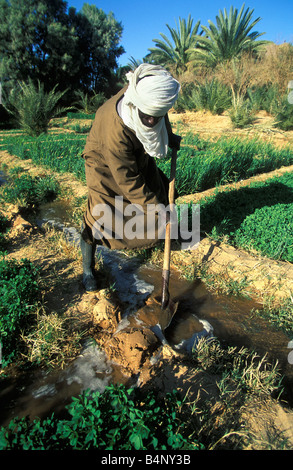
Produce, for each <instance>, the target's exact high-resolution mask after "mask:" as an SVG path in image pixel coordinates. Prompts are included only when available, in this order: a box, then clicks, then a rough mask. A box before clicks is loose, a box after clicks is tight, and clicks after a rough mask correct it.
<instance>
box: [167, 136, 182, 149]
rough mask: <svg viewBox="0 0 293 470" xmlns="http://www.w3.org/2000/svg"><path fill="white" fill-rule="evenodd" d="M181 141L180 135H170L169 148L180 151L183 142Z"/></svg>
mask: <svg viewBox="0 0 293 470" xmlns="http://www.w3.org/2000/svg"><path fill="white" fill-rule="evenodd" d="M181 139H182V137H181V136H180V135H176V134H173V133H172V134H170V135H169V147H170V148H171V149H174V148H175V149H176V150H179V149H180V142H181Z"/></svg>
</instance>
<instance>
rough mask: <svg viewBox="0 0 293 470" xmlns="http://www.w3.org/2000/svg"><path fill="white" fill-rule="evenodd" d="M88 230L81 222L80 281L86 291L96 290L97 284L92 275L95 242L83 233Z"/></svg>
mask: <svg viewBox="0 0 293 470" xmlns="http://www.w3.org/2000/svg"><path fill="white" fill-rule="evenodd" d="M87 232H88V231H87V230H86V228H85V224H84V223H83V224H82V233H81V237H80V249H81V254H82V267H83V276H82V282H83V285H84V288H85V290H86V291H87V292H97V291H98V284H97V281H96V279H95V276H94V268H95V264H96V262H95V254H96V247H97V244H96V243H95V241H94V240H90V239H89V238H88V237H87V236H85V234H86V233H87Z"/></svg>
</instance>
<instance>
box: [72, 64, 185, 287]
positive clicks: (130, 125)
mask: <svg viewBox="0 0 293 470" xmlns="http://www.w3.org/2000/svg"><path fill="white" fill-rule="evenodd" d="M127 79H128V81H129V85H128V86H127V87H125V88H124V89H122V90H121V91H120V92H119V93H118V94H116V95H115V96H113V97H112V98H110V99H109V100H108V101H107V102H106V103H104V104H103V106H101V107H100V108H99V109H98V111H97V113H96V116H95V120H94V123H93V126H92V128H91V131H90V133H89V135H88V138H87V141H86V145H85V149H84V152H83V158H84V159H85V171H86V180H87V186H88V190H89V194H88V204H87V209H86V212H85V214H84V217H83V230H82V234H81V252H82V256H83V284H84V287H85V289H86V291H88V292H95V291H96V290H97V289H98V286H97V283H96V280H95V277H94V271H93V270H94V264H95V250H96V244H97V243H98V244H102V245H104V246H107V247H109V248H112V249H127V248H131V249H133V248H145V247H151V246H154V245H155V244H157V243H158V241H159V239H160V227H159V226H158V214H157V213H156V214H155V218H154V219H153V220H154V221H155V224H156V225H154V224H152V227H151V228H152V229H153V230H151V232H152V236H151V237H150V236H149V232H147V226H146V225H147V220H146V216H147V212H148V209H149V208H153V209H154V207H158V205H160V204H161V205H162V204H163V205H165V206H167V205H168V183H169V182H168V179H167V177H166V176H165V175H164V173H163V172H162V171H161V170H160V169H159V168H158V167H157V166H156V163H155V158H164V157H165V156H166V154H167V150H168V146H169V147H171V148H173V147H175V148H177V149H179V146H180V140H181V137H180V136H176V135H175V134H173V132H172V129H171V125H170V122H169V119H168V116H167V112H168V111H169V109H170V108H171V107H172V106H173V105H174V103H175V101H176V100H177V98H178V93H179V91H180V84H179V83H178V81H177V80H175V79H174V78H173V77H172V76H171V75H170V73H169V72H167V71H166V70H165V69H164V68H162V67H160V66H156V65H150V64H141V65H140V66H139V67H138V68H137V69H136V70H135V71H134V72H129V73H128V74H127ZM154 157H155V158H154ZM129 208H131V210H130V209H129ZM134 209H135V210H137V211H138V212H139V211H140V212H139V213H136V216H137V217H136V218H135V224H134V225H135V227H136V236H133V230H132V232H131V231H130V230H129V227H130V225H131V224H132V222H133V220H131V218H130V215H131V214H130V212H131V211H132V212H133V211H134ZM127 224H128V225H127ZM154 227H156V228H154ZM132 228H134V227H132ZM148 228H150V227H148ZM126 229H128V232H127V230H126Z"/></svg>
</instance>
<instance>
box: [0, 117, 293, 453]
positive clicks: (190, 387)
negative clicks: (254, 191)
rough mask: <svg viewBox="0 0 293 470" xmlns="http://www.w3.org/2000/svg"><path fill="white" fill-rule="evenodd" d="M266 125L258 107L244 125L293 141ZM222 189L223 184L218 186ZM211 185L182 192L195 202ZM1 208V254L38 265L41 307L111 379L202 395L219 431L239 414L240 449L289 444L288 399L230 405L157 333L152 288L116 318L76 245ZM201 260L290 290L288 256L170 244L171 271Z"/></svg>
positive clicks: (212, 120)
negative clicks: (5, 238)
mask: <svg viewBox="0 0 293 470" xmlns="http://www.w3.org/2000/svg"><path fill="white" fill-rule="evenodd" d="M179 121H181V122H183V123H184V124H185V126H186V125H188V127H189V128H190V130H192V131H195V132H197V133H200V134H201V135H204V136H207V135H210V136H212V137H213V138H216V137H218V136H220V135H223V134H227V135H232V134H237V135H244V134H247V131H234V130H233V129H232V127H231V125H230V123H229V119H228V117H227V116H216V117H215V116H212V115H210V114H208V113H184V114H183V115H178V114H175V113H174V114H171V122H172V123H173V124H175V123H176V122H179ZM271 125H272V118H271V117H270V116H267V115H265V114H264V113H262V114H260V115H259V116H258V120H257V122H256V125H255V126H254V128H252V129H250V130H249V135H250V136H251V135H253V136H255V135H260V137H261V138H264V139H265V140H268V139H269V140H272V141H273V142H274V143H276V144H277V145H285V144H287V143H292V141H293V132H291V133H289V132H288V133H282V132H277V131H274V130H272V128H271ZM0 161H1V163H2V164H3V163H5V164H7V165H8V166H9V167H13V166H16V165H17V166H22V167H24V168H25V170H26V171H28V172H31V173H32V174H41V173H43V172H44V170H43V169H42V168H37V167H35V166H34V165H32V163H31V162H30V161H21V160H19V159H18V158H16V157H14V156H11V155H9V154H8V153H7V152H3V151H1V152H0ZM288 170H289V171H292V170H293V167H291V168H289V169H288V168H282V169H280V170H277V171H276V172H273V174H279V173H281V172H285V171H288ZM47 172H48V170H46V173H47ZM269 176H272V175H271V174H266V175H261V176H258V177H256V178H253V180H255V179H264V178H267V177H269ZM56 177H57V178H58V180H59V181H60V183H61V184H62V186H63V187H65V188H67V189H68V190H69V191H70V189H71V188H72V187H74V196H75V197H76V196H84V195H85V194H87V189H86V187H85V186H84V185H83V184H81V183H80V182H79V181H77V180H76V179H75V178H73V177H72V176H71V175H59V174H56ZM244 184H249V181H248V180H246V181H242V182H240V183H239V186H241V185H244ZM234 187H235V185H233V188H234ZM228 189H229V186H228V185H227V187H223V188H221V190H228ZM212 191H213V190H209V191H208V192H205V193H202V194H196V195H190V196H186V197H185V198H182V199H184V201H186V200H189V201H190V200H192V201H194V202H197V201H198V200H199V199H200V198H201V197H203V196H204V195H205V194H207V193H210V192H212ZM6 215H8V217H9V218H10V221H11V226H12V228H11V231H10V235H9V237H10V246H9V249H8V254H7V257H8V258H10V257H11V258H17V259H22V258H24V257H25V258H29V259H30V260H31V261H33V262H35V263H36V264H37V265H39V266H40V267H41V270H42V279H43V282H44V286H46V287H44V289H43V302H44V307H45V309H46V311H47V312H57V313H58V314H62V315H65V316H67V317H68V318H70V319H74V322H75V323H74V324H75V328H77V329H79V330H85V331H87V334H88V335H89V336H91V337H94V338H95V340H96V341H97V343H98V344H99V346H100V347H101V348H102V349H103V350H104V351H105V352H106V354H107V356H108V358H109V359H110V360H111V361H113V362H114V363H115V364H116V366H117V367H118V369H119V373H118V374H117V377H116V380H117V381H122V382H124V383H126V384H133V383H134V381H135V383H139V384H140V385H141V386H144V387H146V388H147V387H157V388H158V390H159V391H160V392H161V393H163V394H165V393H167V392H170V391H172V390H173V389H177V390H178V391H180V392H182V394H183V395H184V396H188V401H193V400H195V399H197V400H198V401H197V406H200V403H201V401H202V400H204V401H205V402H210V403H211V408H210V411H211V419H212V417H214V420H213V426H214V431H217V430H218V431H219V432H220V431H221V429H222V430H225V432H227V423H228V422H230V421H229V419H230V418H231V416H230V417H229V413H230V414H233V413H234V414H237V417H238V418H237V419H238V422H239V423H243V427H244V426H245V432H249V433H250V435H253V440H252V441H251V440H250V441H249V444H247V446H246V449H267V448H276V449H277V448H278V442H279V440H278V439H279V438H280V436H282V438H286V439H287V448H291V449H292V448H293V410H292V409H291V408H290V407H289V406H288V405H286V404H284V403H281V402H280V401H279V400H277V399H275V398H272V397H269V396H267V397H265V398H258V399H255V401H250V402H248V403H245V405H243V406H242V404H240V405H239V404H238V405H237V403H236V404H235V405H236V408H235V409H234V408H233V406H231V409H230V411H228V410H227V408H223V406H222V404H221V403H220V402H219V401H218V395H219V391H218V387H217V380H218V377H217V376H216V375H212V374H210V373H205V372H203V371H199V370H198V369H196V368H195V367H194V366H193V365H192V363H191V362H190V361H189V359H188V357H187V355H186V354H185V353H183V352H181V351H177V350H175V349H174V348H173V347H171V346H170V345H169V344H168V343H167V342H166V341H165V338H164V336H163V339H162V338H160V337H159V336H158V334H157V332H156V331H155V330H154V326H156V325H157V324H158V325H159V327H160V330H161V332H163V333H164V330H165V328H166V327H167V324H168V321H167V323H166V321H165V317H160V315H161V309H160V305H159V304H158V298H155V297H154V296H153V295H152V296H151V297H150V298H149V299H148V301H147V302H146V303H145V305H144V306H143V307H141V308H139V309H138V311H137V312H136V313H135V314H133V315H132V316H130V317H129V318H127V322H125V320H123V318H122V317H123V302H121V301H120V299H119V298H117V296H116V295H115V293H113V292H111V291H110V292H109V289H108V287H109V285H108V284H109V279H107V277H105V276H104V275H101V276H100V278H99V283H100V290H99V291H98V292H97V293H96V294H87V293H85V292H84V290H83V286H82V282H81V281H82V266H81V255H80V252H79V250H78V249H72V247H71V246H69V245H68V244H67V243H66V242H65V241H64V239H62V238H59V239H58V237H57V241H56V239H55V241H52V231H51V230H44V229H40V228H39V227H38V226H37V225H36V223H35V221H34V218H33V217H31V216H30V215H25V214H23V213H21V211H19V208H18V207H17V206H10V207H6ZM203 263H205V264H206V265H207V266H208V269H209V270H210V272H211V273H213V274H220V275H221V276H226V277H227V279H228V278H231V279H233V280H238V281H239V280H241V279H243V277H244V276H246V278H247V281H248V285H247V292H248V293H249V295H250V296H251V297H252V298H253V299H255V300H256V301H259V302H260V303H262V301H263V300H264V297H265V296H266V295H273V296H275V297H276V298H285V297H288V296H290V295H291V292H292V287H293V266H292V264H290V263H284V262H278V261H272V260H269V259H266V258H263V257H260V256H259V255H256V254H255V255H254V254H251V253H250V254H248V253H246V252H244V251H242V250H236V249H234V248H232V247H231V246H229V245H226V244H225V243H216V242H213V241H212V240H209V239H208V238H205V239H203V240H201V242H200V245H199V247H198V248H197V249H196V250H193V251H183V252H181V251H172V269H175V270H177V273H179V272H180V270H185V269H190V268H191V269H192V268H193V266H194V265H195V264H203ZM178 277H179V275H178ZM48 286H49V287H48ZM168 315H169V319H170V320H171V318H172V317H173V315H174V311H173V310H172V311H170V312H168ZM194 321H195V325H194V331H195V332H198V333H200V332H201V331H203V330H204V325H203V323H201V321H200V318H197V317H195V320H194ZM123 322H124V323H123ZM70 359H71V360H72V359H73V358H70ZM138 376H139V380H137V378H138ZM231 422H232V420H231ZM225 426H226V428H225ZM280 442H283V439H280ZM280 445H281V444H280Z"/></svg>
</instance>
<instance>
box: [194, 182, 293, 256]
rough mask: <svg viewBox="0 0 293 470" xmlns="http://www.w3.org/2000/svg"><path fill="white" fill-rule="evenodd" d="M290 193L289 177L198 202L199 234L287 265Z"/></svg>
mask: <svg viewBox="0 0 293 470" xmlns="http://www.w3.org/2000/svg"><path fill="white" fill-rule="evenodd" d="M292 191H293V175H292V173H285V174H284V175H282V176H279V177H275V178H271V179H269V180H267V181H265V182H258V183H254V184H251V185H249V186H247V187H243V188H240V189H238V190H233V189H231V190H229V191H218V192H216V193H215V194H214V195H212V196H209V197H207V198H205V199H204V200H202V201H201V202H200V208H201V211H200V219H201V230H202V232H203V233H206V234H209V235H210V236H212V235H213V234H215V235H216V237H217V238H219V237H223V236H225V237H228V239H229V242H230V243H232V244H234V245H236V246H239V244H241V246H242V247H248V246H250V247H253V248H254V249H256V250H259V251H260V252H261V253H263V254H264V255H266V256H270V257H279V258H281V259H286V260H287V261H288V259H287V258H289V259H292V207H293V206H292V202H291V201H292Z"/></svg>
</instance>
